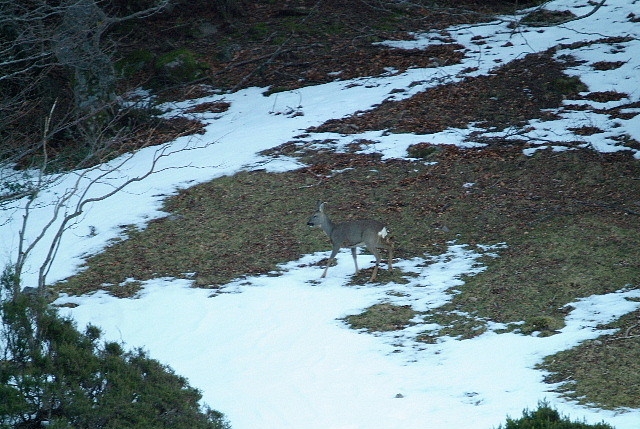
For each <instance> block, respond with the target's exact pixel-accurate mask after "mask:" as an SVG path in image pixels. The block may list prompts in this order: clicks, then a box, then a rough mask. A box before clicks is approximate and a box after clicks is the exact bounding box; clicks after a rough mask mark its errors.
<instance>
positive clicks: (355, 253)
mask: <svg viewBox="0 0 640 429" xmlns="http://www.w3.org/2000/svg"><path fill="white" fill-rule="evenodd" d="M351 256H353V264H354V265H355V266H356V274H358V249H357V248H356V247H352V248H351Z"/></svg>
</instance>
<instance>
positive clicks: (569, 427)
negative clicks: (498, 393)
mask: <svg viewBox="0 0 640 429" xmlns="http://www.w3.org/2000/svg"><path fill="white" fill-rule="evenodd" d="M498 429H614V428H613V426H610V425H608V424H606V423H604V422H603V423H596V424H594V425H592V424H587V423H584V422H574V421H571V420H570V419H569V418H568V417H563V416H560V414H559V413H558V411H556V410H554V409H553V408H551V407H549V405H548V404H547V403H545V402H541V403H540V404H539V405H538V409H537V410H534V411H529V410H524V412H523V413H522V417H521V418H519V419H518V420H513V419H511V418H507V423H506V425H505V426H502V425H500V426H499V427H498Z"/></svg>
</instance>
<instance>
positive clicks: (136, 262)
mask: <svg viewBox="0 0 640 429" xmlns="http://www.w3.org/2000/svg"><path fill="white" fill-rule="evenodd" d="M340 3H341V2H317V3H316V2H313V3H312V2H309V3H308V4H307V3H306V2H286V3H282V4H281V3H280V2H275V3H274V2H251V3H250V5H249V6H247V8H248V9H247V10H245V11H244V14H242V15H240V16H236V17H235V18H233V19H231V20H223V21H220V20H219V19H218V18H214V16H213V15H207V14H206V13H205V11H200V12H201V13H200V15H199V19H197V20H195V21H193V22H194V23H192V24H184V22H185V21H184V16H180V15H179V14H178V15H172V16H171V17H169V18H167V17H163V16H158V17H156V18H154V21H153V26H152V27H150V28H152V30H149V31H147V32H145V31H144V30H143V29H131V39H130V40H131V45H130V46H129V47H127V48H126V49H125V51H127V50H128V51H129V53H130V54H131V53H134V52H138V53H139V52H140V47H141V46H145V44H147V45H148V46H147V47H146V48H145V49H148V50H149V52H152V53H153V55H156V56H160V55H162V54H166V52H164V51H169V50H170V49H169V48H172V49H174V50H175V48H176V47H178V46H179V49H180V50H182V52H183V53H184V52H189V53H190V54H189V55H191V54H193V55H194V56H195V58H197V59H198V62H199V64H200V65H199V67H202V70H203V72H202V73H203V75H198V76H191V78H194V79H191V78H190V79H187V80H189V82H188V83H186V84H185V83H184V82H180V83H176V82H173V83H171V84H167V82H166V81H165V82H164V83H163V84H162V87H158V86H157V85H158V82H157V81H156V80H155V79H157V78H158V76H157V75H155V74H154V73H157V70H156V71H152V70H150V69H149V68H148V67H145V66H142V67H140V68H139V69H137V71H136V73H134V74H132V76H131V79H132V82H133V81H136V82H145V85H146V87H145V89H138V90H136V97H139V98H140V99H141V100H143V101H144V102H145V103H146V102H151V104H153V107H154V109H158V111H160V112H162V113H161V116H162V117H164V118H167V119H171V118H176V117H180V118H182V119H181V121H183V122H180V124H188V127H187V128H189V127H191V128H190V130H191V131H197V133H189V132H185V130H184V129H180V126H178V125H176V129H174V131H175V133H176V134H181V136H179V137H177V138H175V139H174V140H171V141H170V142H169V143H167V144H166V145H156V146H149V147H145V148H143V149H140V150H137V151H134V152H131V153H129V154H124V155H122V156H121V157H119V158H116V159H114V160H112V161H109V162H108V163H105V164H101V165H99V166H98V167H97V168H94V169H88V170H83V171H85V172H83V173H76V174H75V175H74V174H73V173H70V174H68V175H67V176H61V179H60V180H59V181H58V182H57V183H56V184H55V186H53V187H52V188H50V189H48V190H46V191H45V192H42V193H41V194H40V195H39V196H38V200H37V204H34V205H33V207H32V209H31V210H33V214H32V215H31V216H32V218H33V219H36V220H37V221H36V222H35V224H34V225H32V226H31V229H30V230H29V231H28V233H27V234H26V237H27V240H29V239H30V238H31V237H36V236H37V234H38V231H39V228H41V227H42V224H43V223H44V222H46V220H47V219H49V218H50V217H51V213H52V211H53V210H54V209H55V207H56V204H55V201H57V200H56V198H58V197H59V196H60V195H64V194H65V189H69V187H73V186H77V185H75V183H77V182H76V180H78V177H81V178H82V179H83V180H87V183H89V185H87V186H88V189H89V192H88V193H87V194H85V195H82V196H81V197H80V198H84V199H87V198H89V199H90V198H92V197H93V196H100V195H104V194H105V193H108V192H109V190H110V189H114V188H116V187H117V186H118V184H119V183H122V182H123V181H126V180H131V178H136V177H143V180H133V181H131V183H130V184H129V185H128V186H127V187H126V188H124V189H123V190H122V191H120V192H117V193H115V194H114V195H112V196H109V198H106V199H102V198H97V199H96V201H95V202H92V203H91V204H90V205H88V206H87V208H86V210H85V211H84V212H83V214H82V216H80V217H79V218H78V220H77V221H76V222H74V223H73V224H72V226H71V227H70V228H69V230H68V231H67V232H66V235H65V236H64V238H63V240H62V242H61V245H60V247H59V249H58V250H57V254H56V260H55V262H54V264H53V266H52V268H51V271H50V275H49V280H50V281H51V283H52V284H51V288H52V289H53V290H54V291H55V292H56V293H59V294H60V295H59V298H57V300H56V301H54V304H55V305H57V306H60V307H61V308H64V311H68V314H70V315H71V316H72V317H73V318H74V319H76V320H77V321H78V322H79V323H80V325H83V324H86V323H89V322H90V323H92V324H94V325H97V326H100V327H101V328H102V329H103V330H104V332H105V335H106V336H107V337H108V338H110V339H111V340H115V341H123V342H124V343H125V344H126V345H128V346H132V347H143V348H144V349H147V350H149V354H150V355H151V356H152V357H153V358H155V359H159V360H160V361H162V362H166V363H167V364H169V365H170V366H171V367H172V368H174V369H175V370H176V372H177V373H179V374H181V375H184V376H185V377H187V378H188V379H189V381H190V383H191V384H192V385H193V386H195V387H197V388H199V389H201V390H202V392H203V398H204V400H205V401H206V402H207V403H209V404H211V405H212V406H214V407H215V408H216V409H219V410H220V411H222V412H223V413H225V414H226V415H227V416H228V418H229V420H230V422H231V425H232V426H233V427H234V428H236V429H242V428H255V427H261V428H302V427H304V428H319V429H320V428H323V429H326V428H342V427H353V428H369V429H370V428H382V427H384V428H394V427H397V428H403V429H404V428H423V427H429V428H454V427H466V428H491V427H496V426H497V425H499V424H500V423H501V422H502V421H503V420H504V418H505V416H506V415H512V416H515V415H518V414H520V412H521V410H522V409H523V408H525V407H530V408H531V407H534V406H535V405H536V403H537V402H538V401H540V400H544V399H546V400H547V401H548V402H549V403H551V404H552V405H553V406H554V407H557V408H558V409H559V410H561V411H562V412H564V413H568V414H570V415H571V416H573V417H577V418H581V419H582V418H584V419H585V420H586V421H588V422H592V423H593V422H599V421H601V420H605V421H606V422H608V423H610V424H612V425H613V426H615V427H616V428H618V429H632V428H635V427H637V422H638V421H639V420H640V411H638V410H639V409H640V401H639V398H640V390H639V389H640V363H639V362H640V354H639V353H640V325H639V323H638V320H639V318H640V289H639V288H638V285H639V281H640V279H639V277H640V276H639V274H640V262H639V261H640V228H639V226H640V186H638V179H639V178H640V161H639V160H640V143H639V140H640V116H639V114H640V93H639V92H638V89H637V76H638V67H640V63H639V61H640V60H638V58H640V42H639V41H638V35H639V34H638V33H639V32H640V30H639V26H638V19H639V18H638V16H636V14H635V12H634V7H635V6H636V5H634V2H633V1H632V0H620V1H616V2H611V3H608V2H602V3H597V4H591V3H587V2H582V1H578V0H575V1H573V0H559V1H553V2H548V3H545V4H543V5H542V6H533V5H531V6H532V7H531V8H530V9H525V10H522V11H518V12H514V6H513V5H512V4H510V3H498V4H494V3H492V2H487V3H482V4H480V5H478V4H474V3H471V2H470V3H469V4H465V5H464V7H463V8H458V9H455V10H453V9H451V8H444V7H439V8H436V7H434V6H432V5H431V6H428V7H418V6H412V7H409V6H406V5H405V6H399V5H398V4H394V5H393V7H391V6H390V5H389V4H388V3H385V2H381V3H380V4H378V3H377V2H375V3H374V2H354V3H357V5H354V6H353V7H352V8H348V7H346V6H344V5H342V6H341V5H340ZM192 12H193V11H192ZM181 23H182V24H181ZM178 24H180V25H178ZM196 24H197V25H196ZM194 28H196V29H199V30H198V31H195V30H194ZM169 29H170V30H169ZM194 31H195V32H194ZM129 58H131V57H129ZM149 100H151V101H149ZM171 120H174V119H171ZM196 123H197V124H198V125H197V126H194V124H196ZM169 134H171V133H169ZM171 138H173V137H171ZM150 167H153V170H154V172H153V174H148V175H147V172H148V171H149V169H150ZM105 172H106V173H105ZM82 186H84V185H82ZM74 198H75V197H74ZM317 200H322V201H327V202H328V204H327V207H328V208H327V210H328V212H329V214H330V215H331V216H332V218H335V219H336V220H345V219H351V218H356V217H369V218H376V219H379V220H381V221H384V222H385V223H386V224H387V225H388V227H389V230H390V231H391V232H392V235H393V239H394V241H395V243H396V248H397V249H396V252H395V253H396V254H395V259H394V270H393V271H387V270H386V264H384V265H383V266H382V269H381V271H380V273H379V277H378V279H377V280H376V282H372V283H369V282H367V279H368V278H369V276H370V274H371V269H372V261H373V258H372V256H371V255H369V254H367V253H366V252H361V253H360V255H359V259H358V261H359V265H360V266H361V267H363V268H364V269H363V270H362V271H361V272H360V274H359V275H358V276H354V275H353V262H352V259H351V255H350V254H349V253H350V252H348V251H347V250H343V251H342V252H341V253H340V254H339V256H338V262H337V265H336V266H333V267H331V268H329V270H328V276H327V278H326V279H320V274H321V273H322V268H323V267H324V264H325V263H326V258H327V257H328V256H329V250H330V245H329V242H328V239H327V237H326V236H324V235H323V234H322V231H320V230H316V229H310V228H309V227H308V226H307V225H306V221H307V218H308V217H309V216H310V215H311V214H312V213H313V210H314V208H315V202H316V201H317ZM75 201H76V200H74V199H72V200H71V202H70V206H73V204H76V202H75ZM79 201H81V200H79ZM51 202H53V203H51ZM21 213H22V211H21V210H20V206H19V205H16V206H15V210H6V211H4V212H3V219H2V221H0V225H1V229H0V233H1V234H2V235H1V240H0V241H1V242H2V243H3V248H2V250H3V252H5V253H6V254H12V253H13V252H14V251H15V247H16V243H17V236H16V231H18V230H19V227H18V225H19V222H20V220H21V217H20V216H21ZM34 249H35V250H34V251H33V252H32V255H31V256H30V258H31V259H30V263H31V265H32V268H31V271H28V272H26V273H25V275H24V276H23V277H24V279H25V281H27V282H28V281H32V282H33V281H34V279H36V278H37V272H36V269H35V267H37V266H38V260H39V259H41V258H42V257H43V255H45V254H46V252H47V251H48V248H47V247H46V246H45V245H39V246H37V247H35V248H34Z"/></svg>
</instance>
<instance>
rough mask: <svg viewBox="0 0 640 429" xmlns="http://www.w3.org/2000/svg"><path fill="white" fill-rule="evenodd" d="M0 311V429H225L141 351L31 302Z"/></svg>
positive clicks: (12, 302) (15, 302) (22, 299)
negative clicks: (81, 329)
mask: <svg viewBox="0 0 640 429" xmlns="http://www.w3.org/2000/svg"><path fill="white" fill-rule="evenodd" d="M3 295H4V296H3V298H4V300H3V302H2V303H1V306H0V316H1V321H2V327H1V328H2V331H1V332H0V428H39V427H43V426H45V425H48V426H49V427H53V428H74V429H76V428H86V429H98V428H125V427H126V428H171V429H176V428H185V429H187V428H189V429H192V428H196V429H198V428H202V429H225V428H228V424H227V423H226V421H225V419H224V418H223V416H222V414H220V413H219V412H217V411H213V410H211V409H210V408H208V407H206V406H204V407H203V406H201V405H200V403H199V401H200V399H201V397H202V395H201V394H200V392H199V391H198V390H197V389H194V388H193V387H191V386H189V384H188V382H187V380H186V379H185V378H183V377H180V376H178V375H176V374H175V373H174V372H173V370H172V369H171V368H169V367H167V366H165V365H163V364H161V363H160V362H158V361H156V360H154V359H150V358H149V357H148V356H147V355H146V353H145V352H144V351H142V350H135V351H125V350H124V349H123V347H122V346H121V345H120V344H118V343H113V342H108V343H103V342H101V341H100V337H101V333H100V330H99V329H98V328H97V327H95V326H89V327H88V328H87V329H86V331H85V332H84V333H82V332H79V331H78V330H77V329H76V326H75V324H74V323H73V321H72V320H71V319H69V318H65V317H61V316H60V315H59V314H58V313H57V311H56V310H55V309H52V308H49V307H48V306H47V305H46V304H45V303H44V302H43V301H40V300H38V299H37V298H36V297H34V296H26V295H24V294H18V295H17V296H12V295H13V294H12V293H11V292H10V291H8V290H7V289H5V290H4V291H3Z"/></svg>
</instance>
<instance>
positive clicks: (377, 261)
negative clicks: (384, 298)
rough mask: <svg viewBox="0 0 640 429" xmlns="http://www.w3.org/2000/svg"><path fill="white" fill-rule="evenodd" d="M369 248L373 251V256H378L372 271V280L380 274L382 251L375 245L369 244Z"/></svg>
mask: <svg viewBox="0 0 640 429" xmlns="http://www.w3.org/2000/svg"><path fill="white" fill-rule="evenodd" d="M367 249H368V250H369V252H371V253H373V256H375V257H376V265H375V267H373V273H371V278H370V279H369V281H370V282H372V281H373V280H375V278H376V276H377V275H378V266H380V259H381V258H380V251H379V250H378V249H377V248H376V247H374V246H371V247H369V246H367Z"/></svg>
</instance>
